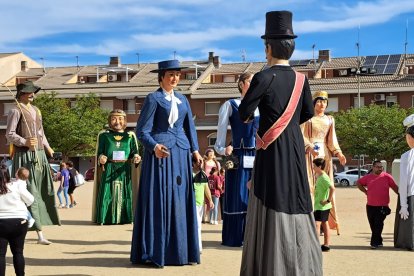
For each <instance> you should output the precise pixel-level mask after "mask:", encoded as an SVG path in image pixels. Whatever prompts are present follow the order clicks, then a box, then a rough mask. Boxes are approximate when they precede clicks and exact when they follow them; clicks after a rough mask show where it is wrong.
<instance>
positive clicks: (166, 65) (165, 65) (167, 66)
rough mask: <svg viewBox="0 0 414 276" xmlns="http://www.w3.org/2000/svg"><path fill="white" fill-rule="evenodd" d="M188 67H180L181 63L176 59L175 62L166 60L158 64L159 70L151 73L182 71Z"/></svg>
mask: <svg viewBox="0 0 414 276" xmlns="http://www.w3.org/2000/svg"><path fill="white" fill-rule="evenodd" d="M185 68H188V67H182V66H180V62H179V61H178V60H176V59H173V60H164V61H160V62H158V69H156V70H151V71H150V72H151V73H158V72H160V71H175V70H177V71H179V70H181V69H185Z"/></svg>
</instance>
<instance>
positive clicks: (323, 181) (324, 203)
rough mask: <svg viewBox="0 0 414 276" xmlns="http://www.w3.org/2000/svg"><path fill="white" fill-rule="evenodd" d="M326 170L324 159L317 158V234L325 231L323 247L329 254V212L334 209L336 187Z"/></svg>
mask: <svg viewBox="0 0 414 276" xmlns="http://www.w3.org/2000/svg"><path fill="white" fill-rule="evenodd" d="M324 169H325V160H324V159H322V158H316V159H314V160H313V170H314V171H315V174H316V176H317V179H316V185H315V203H314V208H313V209H314V212H313V215H314V217H315V222H316V233H318V234H319V230H320V229H321V225H322V229H323V239H324V243H323V245H322V246H321V249H322V251H324V252H327V251H329V250H330V247H329V240H330V233H329V225H328V217H329V212H330V210H331V208H332V203H331V201H332V197H333V193H334V191H335V187H334V185H333V183H332V181H331V179H330V178H329V176H328V175H327V174H326V172H325V171H324Z"/></svg>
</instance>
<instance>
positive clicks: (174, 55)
mask: <svg viewBox="0 0 414 276" xmlns="http://www.w3.org/2000/svg"><path fill="white" fill-rule="evenodd" d="M176 53H177V51H174V59H175V54H176Z"/></svg>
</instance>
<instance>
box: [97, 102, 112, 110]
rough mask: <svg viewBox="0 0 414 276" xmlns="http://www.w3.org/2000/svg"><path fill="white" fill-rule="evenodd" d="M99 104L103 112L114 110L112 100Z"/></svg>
mask: <svg viewBox="0 0 414 276" xmlns="http://www.w3.org/2000/svg"><path fill="white" fill-rule="evenodd" d="M100 104H101V108H102V109H103V110H108V111H112V109H114V103H113V101H112V100H101V102H100Z"/></svg>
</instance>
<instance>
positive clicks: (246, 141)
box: [214, 72, 259, 246]
mask: <svg viewBox="0 0 414 276" xmlns="http://www.w3.org/2000/svg"><path fill="white" fill-rule="evenodd" d="M252 77H253V75H252V74H251V73H248V72H246V73H243V74H242V75H241V76H240V78H239V81H238V89H239V91H240V93H241V99H242V98H243V97H244V95H245V94H246V92H247V90H248V89H249V86H250V81H251V80H252ZM241 99H231V100H228V101H227V102H225V103H224V104H223V105H222V106H221V108H220V111H219V122H218V130H217V140H216V144H215V146H214V148H215V150H216V151H217V153H219V154H221V155H227V156H228V155H230V154H233V155H236V156H237V157H238V159H239V163H240V164H239V166H238V168H237V169H229V170H227V172H226V182H225V183H226V192H225V193H224V201H223V202H224V204H223V206H221V208H223V231H222V244H223V245H226V246H242V245H243V237H244V228H245V222H246V213H247V202H248V198H249V193H248V189H247V186H246V184H247V181H249V180H250V177H251V173H252V166H251V165H253V161H252V160H253V158H254V155H255V151H256V150H255V146H256V144H255V143H256V139H255V135H256V131H257V128H258V126H259V111H258V110H256V113H255V117H254V120H253V121H252V122H250V123H248V124H245V123H244V122H242V121H241V120H240V116H239V111H238V108H239V104H240V101H241ZM229 123H230V126H231V136H232V139H231V141H232V142H231V145H229V146H226V134H227V126H228V124H229ZM249 158H250V161H251V162H250V164H247V159H249ZM245 161H246V162H245Z"/></svg>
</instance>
